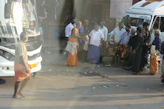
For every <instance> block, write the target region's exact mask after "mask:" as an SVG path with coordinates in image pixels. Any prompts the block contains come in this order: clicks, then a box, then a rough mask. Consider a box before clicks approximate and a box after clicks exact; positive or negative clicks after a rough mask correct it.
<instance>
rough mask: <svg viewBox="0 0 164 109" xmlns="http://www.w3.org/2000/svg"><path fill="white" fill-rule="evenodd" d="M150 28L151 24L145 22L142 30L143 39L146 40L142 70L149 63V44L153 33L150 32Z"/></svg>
mask: <svg viewBox="0 0 164 109" xmlns="http://www.w3.org/2000/svg"><path fill="white" fill-rule="evenodd" d="M148 28H149V24H148V23H146V22H145V23H144V24H143V30H142V37H143V39H144V44H143V50H142V62H141V68H142V70H143V68H144V67H145V66H146V65H147V63H148V54H149V51H150V45H149V43H150V38H151V33H150V31H149V30H148Z"/></svg>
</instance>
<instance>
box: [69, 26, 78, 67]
mask: <svg viewBox="0 0 164 109" xmlns="http://www.w3.org/2000/svg"><path fill="white" fill-rule="evenodd" d="M78 36H79V30H78V29H77V28H74V29H72V33H71V37H70V38H69V42H72V43H74V42H76V43H77V47H76V50H75V54H74V55H72V54H71V53H69V54H68V58H67V65H68V66H77V65H78V56H77V51H78V48H79V43H78V40H77V37H78Z"/></svg>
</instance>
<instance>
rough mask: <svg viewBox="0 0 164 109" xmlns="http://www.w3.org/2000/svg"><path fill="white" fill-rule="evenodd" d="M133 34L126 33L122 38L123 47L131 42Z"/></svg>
mask: <svg viewBox="0 0 164 109" xmlns="http://www.w3.org/2000/svg"><path fill="white" fill-rule="evenodd" d="M130 36H131V33H130V32H129V33H128V32H124V33H123V34H122V36H121V43H120V44H121V45H127V44H128V42H129V40H130Z"/></svg>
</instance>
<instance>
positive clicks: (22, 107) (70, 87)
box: [0, 37, 164, 109]
mask: <svg viewBox="0 0 164 109" xmlns="http://www.w3.org/2000/svg"><path fill="white" fill-rule="evenodd" d="M58 51H59V49H58V41H57V38H55V37H46V40H45V43H44V49H43V54H42V56H43V69H42V71H40V73H38V75H37V76H36V77H35V78H32V79H31V80H30V82H29V84H28V86H27V87H26V88H25V90H24V93H25V95H26V98H25V99H12V98H11V96H12V93H13V82H14V80H13V78H5V79H6V84H4V85H0V109H164V93H163V92H162V90H163V85H162V84H160V78H159V77H160V76H159V75H156V76H148V75H132V74H131V72H127V71H124V70H122V69H120V68H114V67H102V66H95V65H90V64H87V63H80V64H79V66H78V67H74V68H71V67H67V66H65V65H64V64H65V60H66V57H65V56H63V55H61V54H59V52H58ZM88 71H93V72H94V73H95V72H96V75H95V74H93V75H88V74H86V72H88ZM102 76H105V78H103V77H102Z"/></svg>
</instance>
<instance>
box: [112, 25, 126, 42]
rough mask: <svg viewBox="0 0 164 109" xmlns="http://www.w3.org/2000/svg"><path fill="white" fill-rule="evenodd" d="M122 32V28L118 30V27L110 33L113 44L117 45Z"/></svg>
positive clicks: (123, 30)
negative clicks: (112, 37) (112, 36)
mask: <svg viewBox="0 0 164 109" xmlns="http://www.w3.org/2000/svg"><path fill="white" fill-rule="evenodd" d="M124 32H125V29H124V28H122V29H121V30H120V28H119V27H116V28H115V29H114V30H113V32H112V35H114V42H116V43H119V42H120V40H121V36H122V34H123V33H124Z"/></svg>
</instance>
